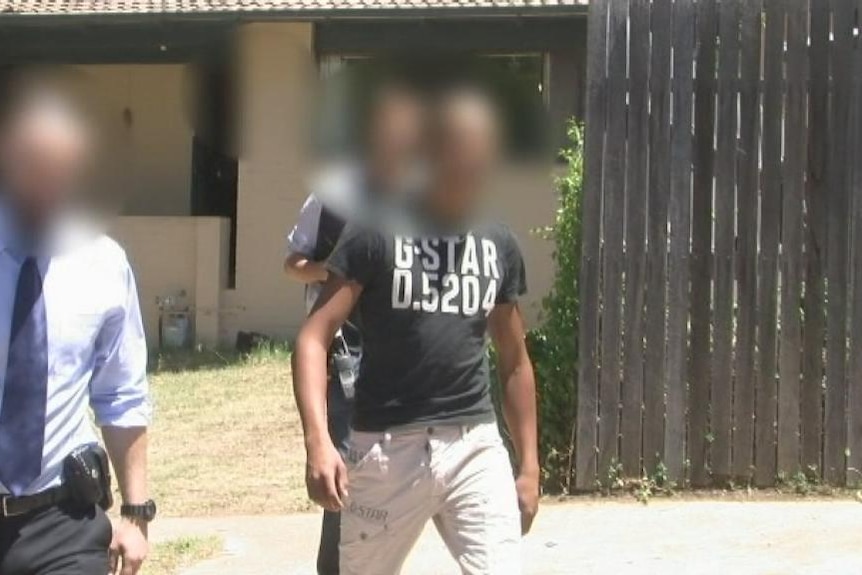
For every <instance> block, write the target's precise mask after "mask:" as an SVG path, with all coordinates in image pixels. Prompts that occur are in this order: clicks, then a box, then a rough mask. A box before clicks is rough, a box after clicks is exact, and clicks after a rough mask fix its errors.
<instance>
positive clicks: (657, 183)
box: [643, 0, 671, 473]
mask: <svg viewBox="0 0 862 575" xmlns="http://www.w3.org/2000/svg"><path fill="white" fill-rule="evenodd" d="M670 59H671V1H670V0H653V3H652V54H651V64H650V123H649V128H650V156H649V203H648V226H647V229H648V238H647V244H648V245H647V293H646V322H647V325H648V326H649V329H648V330H647V332H646V373H645V376H644V440H643V457H644V468H645V469H646V470H647V472H648V473H652V472H653V471H654V470H655V469H656V467H657V465H658V463H659V462H660V461H661V459H662V457H663V454H662V451H663V447H664V393H665V333H666V331H667V323H666V322H667V316H666V313H667V276H666V270H667V210H668V197H669V195H670V65H671V62H670Z"/></svg>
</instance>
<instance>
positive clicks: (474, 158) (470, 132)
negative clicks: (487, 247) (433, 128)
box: [432, 94, 499, 213]
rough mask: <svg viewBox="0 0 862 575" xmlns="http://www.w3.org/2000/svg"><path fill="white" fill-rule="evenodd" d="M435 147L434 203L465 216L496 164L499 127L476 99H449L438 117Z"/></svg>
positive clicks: (484, 104) (483, 103) (486, 106)
mask: <svg viewBox="0 0 862 575" xmlns="http://www.w3.org/2000/svg"><path fill="white" fill-rule="evenodd" d="M438 134H439V138H438V140H437V142H436V146H435V166H434V170H435V176H436V185H435V187H434V190H433V191H432V195H434V196H436V200H435V202H436V203H439V204H445V205H446V206H449V207H450V208H451V209H452V211H454V212H460V213H466V212H468V211H469V210H471V209H472V208H473V207H474V206H475V204H476V203H477V201H478V199H479V196H480V194H481V193H482V190H483V188H484V184H485V181H486V180H487V178H488V176H489V175H490V174H491V172H492V170H493V168H494V165H495V163H496V161H497V153H498V146H499V142H498V126H497V122H496V118H495V116H494V114H493V111H492V109H491V106H490V104H489V103H488V102H487V101H485V100H484V99H483V98H481V97H480V96H478V95H473V94H462V95H453V96H450V97H449V98H448V99H447V100H446V101H444V103H443V105H442V108H441V113H440V116H439V126H438Z"/></svg>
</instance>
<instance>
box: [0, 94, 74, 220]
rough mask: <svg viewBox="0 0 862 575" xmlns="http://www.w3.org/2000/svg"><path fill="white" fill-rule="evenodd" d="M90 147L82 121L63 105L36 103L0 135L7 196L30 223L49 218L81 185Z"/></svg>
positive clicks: (0, 169)
mask: <svg viewBox="0 0 862 575" xmlns="http://www.w3.org/2000/svg"><path fill="white" fill-rule="evenodd" d="M88 151H89V146H88V141H87V137H86V135H85V130H84V127H83V125H82V124H81V120H80V118H77V117H75V116H74V114H73V113H72V112H71V111H70V110H68V109H66V108H63V107H62V106H61V105H59V104H56V105H55V104H50V103H46V104H34V105H33V106H30V107H26V108H22V110H21V111H20V112H19V113H18V114H16V115H13V116H12V117H11V118H10V121H9V122H8V124H7V125H6V128H5V130H4V131H3V133H2V134H0V173H2V177H3V184H2V186H3V189H4V193H6V194H8V195H9V197H10V198H11V200H12V202H13V203H14V204H15V206H16V207H17V209H18V210H19V211H20V212H21V214H20V215H21V216H22V217H24V218H26V219H29V220H31V223H42V222H44V221H45V220H48V219H50V218H51V217H52V216H53V215H55V214H56V213H57V212H58V211H59V210H60V209H62V208H63V206H64V205H65V204H67V203H68V202H69V201H70V200H71V198H72V195H73V193H74V192H75V190H76V189H77V188H78V187H79V185H80V183H81V178H82V176H83V174H84V166H85V163H86V159H87V156H88Z"/></svg>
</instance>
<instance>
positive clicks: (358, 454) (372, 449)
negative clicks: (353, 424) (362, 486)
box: [342, 431, 384, 472]
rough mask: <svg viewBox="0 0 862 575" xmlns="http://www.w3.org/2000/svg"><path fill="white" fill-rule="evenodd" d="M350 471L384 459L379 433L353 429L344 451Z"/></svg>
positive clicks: (345, 460)
mask: <svg viewBox="0 0 862 575" xmlns="http://www.w3.org/2000/svg"><path fill="white" fill-rule="evenodd" d="M342 456H343V458H344V463H345V465H346V466H347V470H348V472H352V471H355V470H359V469H362V468H364V467H367V466H369V465H370V464H374V463H378V464H380V463H381V462H382V461H383V460H384V456H383V446H382V440H381V438H380V435H379V434H376V433H365V432H357V431H351V432H350V436H349V437H348V438H347V442H346V449H345V451H344V452H343V453H342Z"/></svg>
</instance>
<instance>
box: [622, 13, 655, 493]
mask: <svg viewBox="0 0 862 575" xmlns="http://www.w3.org/2000/svg"><path fill="white" fill-rule="evenodd" d="M649 26H650V18H649V0H631V4H630V7H629V29H630V31H629V35H630V48H629V116H628V154H627V159H626V171H627V177H626V230H625V237H626V281H625V284H626V287H625V290H626V295H625V322H624V325H625V329H624V343H623V358H624V361H623V394H622V395H623V400H622V403H623V406H622V421H621V425H620V429H621V435H622V438H621V446H620V463H622V466H623V470H624V472H625V473H626V475H629V476H639V475H640V474H641V437H642V434H643V380H644V274H645V267H646V198H647V183H648V182H647V150H648V149H649V140H648V139H647V136H648V134H649V131H648V124H647V121H648V120H649V115H648V105H649V92H648V88H649V83H648V82H649V57H650V56H649V54H650V32H649Z"/></svg>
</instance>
